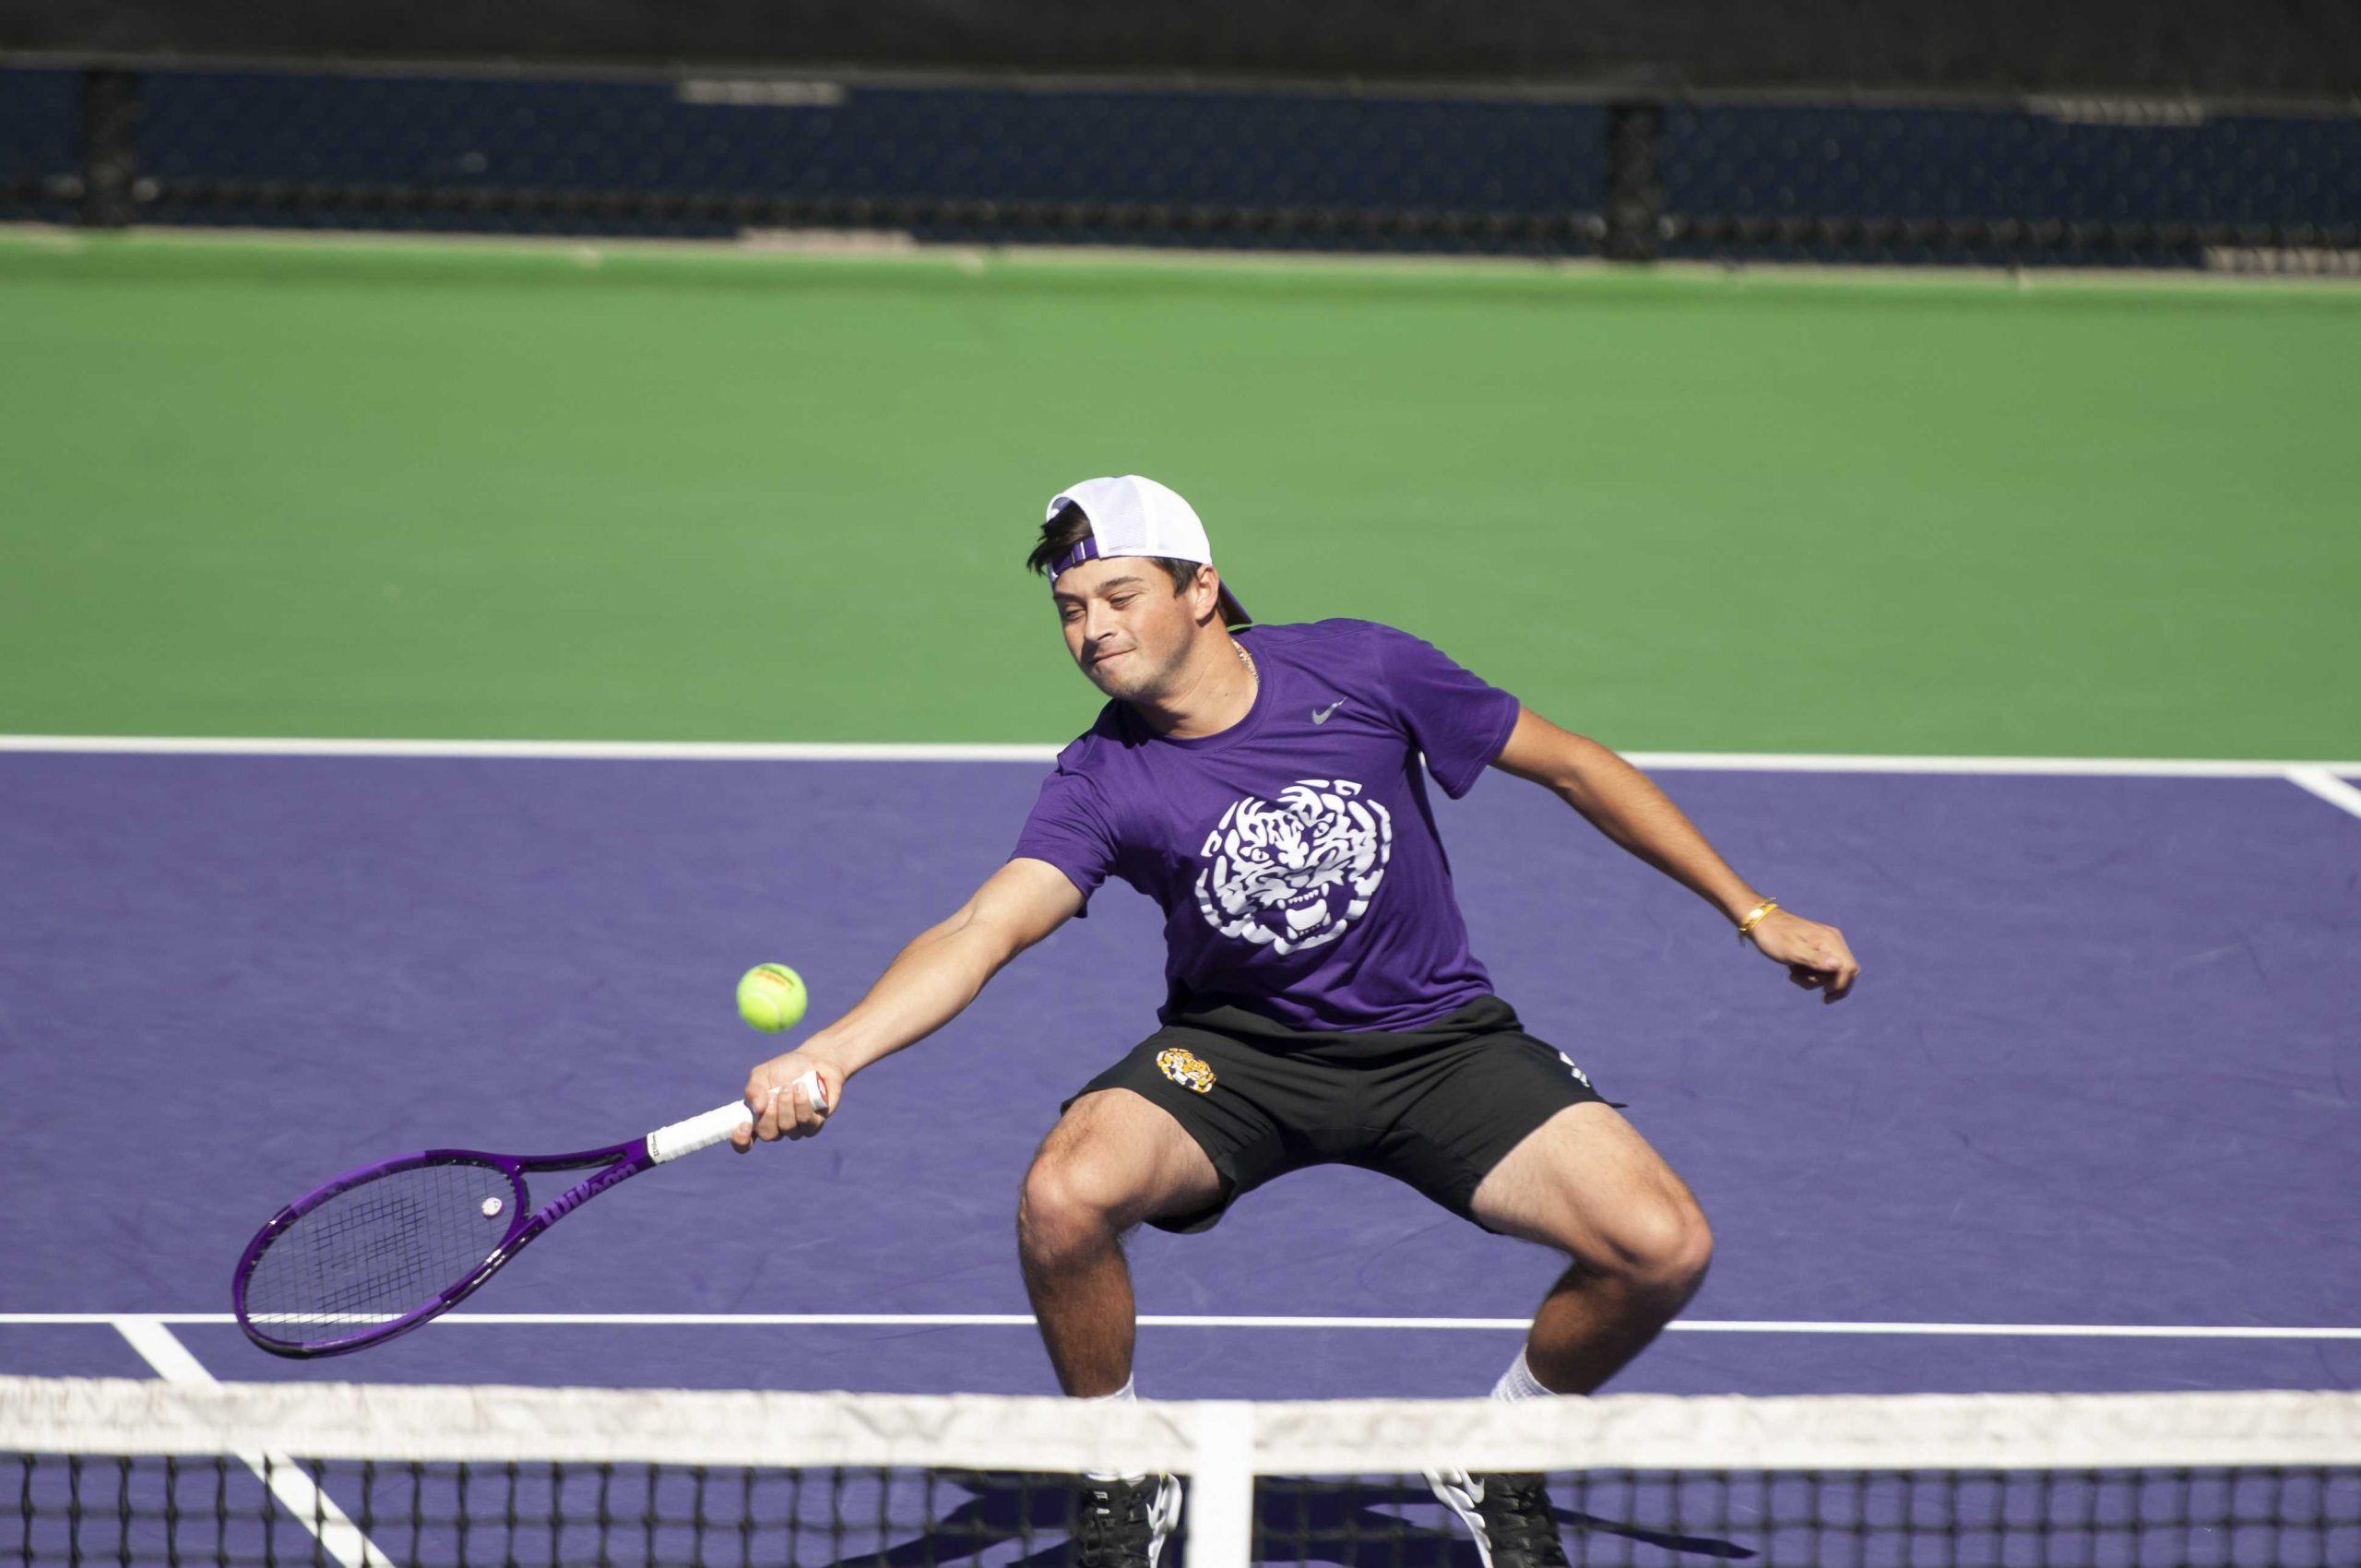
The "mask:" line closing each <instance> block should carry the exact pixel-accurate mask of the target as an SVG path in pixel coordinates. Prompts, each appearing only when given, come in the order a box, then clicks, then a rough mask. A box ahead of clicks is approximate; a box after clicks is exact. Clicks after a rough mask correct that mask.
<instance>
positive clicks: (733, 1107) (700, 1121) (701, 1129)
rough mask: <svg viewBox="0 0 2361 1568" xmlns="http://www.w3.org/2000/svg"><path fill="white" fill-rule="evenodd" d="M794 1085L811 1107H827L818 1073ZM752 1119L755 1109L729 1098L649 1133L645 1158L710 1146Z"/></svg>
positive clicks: (673, 1155) (677, 1155) (670, 1156)
mask: <svg viewBox="0 0 2361 1568" xmlns="http://www.w3.org/2000/svg"><path fill="white" fill-rule="evenodd" d="M795 1088H798V1089H801V1090H802V1091H803V1093H804V1095H805V1097H806V1098H808V1099H810V1100H811V1101H812V1104H813V1109H815V1110H819V1111H825V1110H827V1109H828V1091H827V1089H826V1088H825V1087H823V1086H822V1084H821V1082H820V1075H819V1074H817V1073H806V1074H804V1075H803V1076H801V1077H800V1078H798V1079H796V1080H795ZM789 1092H790V1093H792V1092H793V1090H789ZM753 1123H754V1113H753V1111H749V1110H747V1109H746V1102H745V1101H744V1100H742V1099H738V1100H732V1101H730V1103H729V1104H728V1105H720V1106H716V1107H715V1108H714V1109H712V1110H711V1111H706V1113H705V1114H704V1115H702V1116H692V1117H690V1118H689V1119H688V1120H687V1121H685V1122H675V1123H672V1124H671V1125H670V1126H669V1127H658V1128H657V1129H656V1131H654V1132H652V1133H650V1134H647V1158H649V1159H651V1160H653V1161H655V1162H656V1163H657V1164H658V1165H662V1164H663V1163H664V1162H665V1161H667V1160H672V1159H678V1158H681V1157H682V1155H684V1154H694V1153H696V1152H697V1150H699V1149H706V1148H711V1147H712V1146H714V1145H716V1144H718V1143H719V1142H721V1141H722V1140H723V1139H725V1138H727V1137H728V1136H730V1134H732V1133H734V1132H736V1131H737V1130H738V1129H739V1128H741V1127H751V1126H753Z"/></svg>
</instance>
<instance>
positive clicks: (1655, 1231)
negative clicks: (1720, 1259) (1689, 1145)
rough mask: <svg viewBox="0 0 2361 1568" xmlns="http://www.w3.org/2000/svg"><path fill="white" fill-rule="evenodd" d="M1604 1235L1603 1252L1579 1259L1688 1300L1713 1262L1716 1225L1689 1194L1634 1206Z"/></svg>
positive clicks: (1620, 1216)
mask: <svg viewBox="0 0 2361 1568" xmlns="http://www.w3.org/2000/svg"><path fill="white" fill-rule="evenodd" d="M1605 1240H1606V1243H1607V1245H1606V1246H1605V1248H1604V1249H1602V1251H1603V1252H1604V1253H1605V1255H1604V1256H1602V1257H1596V1258H1584V1259H1578V1260H1577V1261H1581V1262H1584V1263H1588V1264H1590V1265H1592V1266H1593V1267H1595V1268H1599V1269H1602V1270H1604V1271H1606V1272H1609V1273H1613V1274H1616V1275H1618V1276H1619V1277H1623V1278H1625V1279H1628V1280H1629V1281H1630V1282H1631V1283H1632V1284H1633V1285H1636V1286H1639V1287H1641V1288H1642V1289H1647V1290H1651V1291H1655V1292H1661V1293H1663V1294H1667V1295H1677V1296H1679V1298H1680V1299H1681V1300H1683V1301H1686V1300H1688V1298H1689V1297H1690V1296H1691V1294H1693V1293H1694V1292H1695V1290H1696V1289H1697V1287H1698V1286H1699V1285H1700V1284H1701V1283H1702V1282H1703V1280H1704V1277H1705V1270H1706V1268H1707V1267H1708V1266H1709V1265H1711V1264H1712V1263H1713V1261H1714V1231H1713V1227H1711V1226H1710V1225H1708V1224H1706V1222H1705V1213H1704V1211H1703V1209H1701V1208H1699V1207H1698V1206H1697V1203H1696V1200H1695V1199H1693V1198H1691V1197H1690V1196H1689V1195H1688V1194H1686V1193H1682V1194H1678V1195H1677V1196H1676V1195H1674V1194H1666V1195H1665V1196H1663V1197H1662V1198H1659V1199H1657V1200H1656V1201H1655V1202H1651V1203H1646V1204H1639V1205H1634V1206H1632V1208H1631V1210H1630V1211H1629V1212H1627V1213H1625V1214H1622V1215H1619V1216H1618V1217H1617V1220H1616V1223H1615V1225H1614V1226H1613V1227H1612V1228H1611V1229H1609V1230H1608V1233H1607V1235H1606V1238H1605Z"/></svg>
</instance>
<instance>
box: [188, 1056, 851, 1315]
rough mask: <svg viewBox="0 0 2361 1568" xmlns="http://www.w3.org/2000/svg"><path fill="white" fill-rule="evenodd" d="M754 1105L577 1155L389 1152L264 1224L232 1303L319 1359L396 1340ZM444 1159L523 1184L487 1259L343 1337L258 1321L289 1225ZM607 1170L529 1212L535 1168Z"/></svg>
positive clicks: (810, 1081)
mask: <svg viewBox="0 0 2361 1568" xmlns="http://www.w3.org/2000/svg"><path fill="white" fill-rule="evenodd" d="M796 1087H798V1088H801V1089H804V1090H805V1091H806V1092H807V1093H808V1094H809V1095H810V1097H811V1099H812V1102H813V1105H815V1106H817V1107H818V1108H819V1109H821V1110H823V1111H825V1110H826V1109H827V1096H826V1094H825V1091H824V1090H823V1089H822V1088H821V1087H820V1084H819V1081H818V1079H817V1078H816V1076H814V1075H810V1074H806V1075H804V1076H803V1077H802V1078H799V1079H798V1080H796ZM753 1119H754V1118H753V1112H752V1111H749V1110H748V1109H747V1108H746V1106H745V1105H744V1104H743V1103H742V1102H734V1101H733V1102H732V1103H730V1104H729V1105H723V1106H718V1107H716V1108H715V1109H714V1110H711V1111H706V1113H705V1114H704V1115H702V1116H692V1117H690V1118H689V1119H688V1120H687V1121H685V1122H675V1123H670V1125H669V1126H663V1127H658V1128H657V1129H656V1130H655V1131H654V1132H652V1133H649V1134H647V1135H646V1136H644V1137H637V1138H634V1139H632V1140H631V1141H630V1142H628V1143H621V1144H611V1145H609V1146H607V1147H605V1148H594V1149H582V1150H578V1151H576V1152H575V1153H573V1154H541V1155H514V1154H492V1153H488V1152H486V1151H484V1150H481V1149H452V1148H431V1149H421V1150H420V1151H419V1152H417V1153H416V1154H405V1155H401V1156H398V1157H397V1158H393V1159H383V1160H379V1161H377V1162H376V1163H375V1164H374V1165H363V1166H360V1167H358V1168H356V1169H354V1170H348V1171H346V1172H345V1173H344V1174H343V1175H341V1176H338V1177H337V1178H336V1179H335V1180H333V1181H331V1182H326V1183H325V1184H323V1185H321V1186H318V1187H315V1188H314V1189H313V1190H312V1191H310V1192H308V1193H306V1194H303V1196H302V1197H300V1198H297V1199H296V1200H295V1201H294V1202H293V1203H291V1204H289V1205H288V1206H286V1207H285V1208H282V1209H280V1210H279V1212H278V1213H277V1214H275V1215H273V1216H271V1218H270V1221H269V1223H268V1224H267V1225H265V1226H264V1227H263V1228H262V1229H260V1230H257V1231H255V1239H254V1240H253V1241H249V1242H247V1243H246V1250H245V1251H244V1253H242V1254H240V1256H239V1258H238V1268H237V1272H236V1274H235V1275H234V1276H232V1277H231V1282H230V1302H231V1307H232V1309H233V1310H234V1311H235V1312H236V1313H237V1315H238V1326H239V1327H241V1328H243V1329H244V1330H245V1332H246V1337H247V1338H249V1339H251V1340H253V1341H254V1342H255V1344H256V1345H258V1346H260V1347H261V1348H263V1349H266V1350H267V1351H269V1352H270V1353H271V1354H272V1355H274V1356H286V1357H289V1358H291V1359H295V1360H309V1359H310V1358H313V1357H315V1356H341V1355H344V1354H347V1353H348V1352H350V1351H353V1350H361V1349H365V1348H368V1347H369V1346H372V1345H382V1344H384V1343H385V1342H386V1340H388V1339H392V1338H395V1337H397V1336H400V1335H404V1334H408V1333H409V1331H410V1330H411V1329H413V1328H416V1327H418V1326H419V1325H420V1324H424V1323H429V1322H431V1321H433V1319H435V1318H437V1317H440V1316H441V1315H442V1314H443V1313H446V1312H449V1311H450V1310H451V1309H452V1308H453V1307H456V1306H457V1305H458V1304H459V1303H460V1302H461V1301H466V1300H467V1299H468V1298H469V1296H472V1295H474V1294H475V1293H476V1291H477V1290H478V1289H481V1287H482V1285H483V1283H484V1281H485V1280H487V1279H490V1278H491V1277H492V1276H493V1275H494V1274H496V1273H498V1272H499V1271H500V1268H501V1265H504V1264H505V1263H507V1262H508V1261H509V1260H510V1259H512V1258H514V1257H515V1256H516V1254H517V1253H520V1252H522V1251H524V1250H525V1245H526V1243H527V1242H528V1241H532V1240H533V1239H534V1238H535V1237H537V1236H539V1235H540V1233H541V1232H542V1231H544V1230H547V1229H549V1228H550V1227H551V1226H552V1225H554V1224H556V1223H557V1222H558V1221H559V1220H561V1219H563V1218H565V1217H566V1216H567V1215H568V1214H570V1213H572V1212H573V1211H574V1210H575V1209H577V1208H579V1207H581V1206H583V1205H584V1204H586V1203H587V1202H589V1201H590V1200H591V1199H592V1198H595V1197H597V1196H598V1195H599V1194H600V1193H603V1192H605V1191H606V1190H607V1189H608V1188H610V1187H612V1186H616V1185H618V1184H620V1183H622V1182H627V1181H629V1180H631V1178H633V1177H634V1176H636V1175H638V1174H639V1173H640V1172H641V1171H643V1170H649V1169H651V1168H653V1167H655V1166H658V1165H662V1164H665V1163H667V1162H668V1161H670V1160H675V1159H678V1158H681V1157H682V1156H683V1155H689V1154H694V1153H696V1152H697V1151H698V1150H699V1149H705V1148H711V1147H712V1146H714V1145H716V1144H718V1143H719V1142H721V1141H722V1140H723V1139H725V1138H727V1137H728V1136H730V1134H732V1133H734V1132H736V1131H737V1130H738V1129H739V1128H741V1127H743V1126H746V1125H748V1124H750V1123H752V1122H753ZM434 1165H469V1166H478V1167H487V1166H488V1167H490V1168H492V1169H493V1170H498V1171H500V1172H501V1173H503V1174H504V1175H505V1176H506V1177H507V1178H508V1182H509V1185H510V1186H511V1187H513V1188H514V1189H515V1191H516V1202H515V1204H514V1205H513V1206H512V1207H511V1213H512V1215H513V1218H511V1219H510V1220H509V1222H508V1230H507V1233H506V1234H505V1235H504V1236H502V1237H501V1239H500V1241H499V1243H498V1244H497V1245H496V1246H494V1247H493V1248H492V1251H491V1253H489V1254H488V1255H487V1256H486V1257H485V1258H484V1260H483V1262H482V1263H481V1264H479V1265H476V1266H475V1268H474V1269H473V1270H471V1271H470V1272H469V1274H468V1275H467V1276H466V1277H463V1278H461V1279H458V1280H457V1281H455V1282H454V1283H452V1284H450V1285H447V1286H445V1287H444V1289H442V1290H440V1291H439V1292H437V1293H436V1294H435V1295H434V1296H433V1298H432V1299H431V1300H429V1301H425V1302H423V1303H422V1304H421V1305H419V1306H417V1307H413V1308H412V1309H411V1310H410V1311H409V1312H407V1313H403V1314H401V1315H400V1316H398V1317H393V1318H388V1319H386V1321H385V1322H383V1323H370V1324H358V1325H356V1326H355V1327H354V1330H353V1332H352V1333H350V1334H348V1335H345V1336H341V1337H338V1338H335V1339H326V1340H314V1341H309V1342H304V1343H297V1342H294V1341H291V1340H287V1339H280V1338H278V1337H275V1336H273V1335H272V1334H271V1333H270V1331H269V1325H268V1324H257V1323H256V1322H255V1320H254V1318H253V1317H252V1316H251V1315H249V1314H248V1313H247V1311H246V1286H247V1282H248V1281H249V1280H251V1279H252V1278H253V1277H254V1272H255V1265H257V1264H259V1263H260V1262H261V1260H262V1255H263V1253H265V1252H266V1251H267V1250H268V1248H269V1246H270V1244H271V1243H272V1242H273V1241H277V1240H278V1239H279V1236H281V1235H282V1234H284V1233H285V1232H286V1230H287V1229H288V1227H289V1226H291V1225H293V1224H294V1223H295V1222H296V1221H297V1220H299V1219H301V1218H303V1217H304V1216H305V1215H307V1214H310V1213H311V1212H312V1211H313V1210H314V1209H316V1208H318V1207H319V1206H321V1205H322V1204H324V1203H326V1202H327V1201H328V1200H329V1199H331V1198H333V1197H335V1196H337V1195H338V1194H340V1193H347V1192H350V1191H351V1190H352V1189H353V1188H355V1187H358V1186H360V1185H361V1184H362V1183H363V1182H373V1181H375V1180H376V1179H377V1178H379V1177H381V1176H391V1175H394V1174H396V1173H397V1172H399V1171H403V1170H420V1169H421V1168H424V1167H427V1166H434ZM591 1167H597V1168H598V1169H597V1170H595V1171H594V1173H593V1174H592V1175H590V1176H589V1177H587V1178H586V1179H585V1180H583V1181H580V1182H575V1184H574V1185H573V1186H571V1187H568V1188H567V1189H566V1190H565V1191H564V1192H563V1193H560V1194H558V1195H557V1196H556V1197H554V1198H552V1199H551V1200H550V1201H549V1202H548V1203H545V1204H543V1205H542V1206H540V1208H537V1209H534V1210H532V1211H531V1212H530V1213H528V1212H527V1211H526V1207H525V1206H526V1204H527V1203H528V1201H529V1198H530V1194H528V1191H527V1189H526V1186H525V1175H526V1173H527V1172H528V1171H534V1170H585V1169H588V1168H591Z"/></svg>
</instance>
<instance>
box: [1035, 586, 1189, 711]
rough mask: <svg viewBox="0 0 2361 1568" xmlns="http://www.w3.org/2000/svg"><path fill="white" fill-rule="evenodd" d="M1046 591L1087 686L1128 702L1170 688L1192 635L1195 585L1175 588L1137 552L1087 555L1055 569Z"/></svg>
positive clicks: (1146, 698)
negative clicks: (1092, 558) (1053, 580)
mask: <svg viewBox="0 0 2361 1568" xmlns="http://www.w3.org/2000/svg"><path fill="white" fill-rule="evenodd" d="M1050 597H1051V599H1052V600H1053V601H1054V602H1055V603H1056V605H1057V607H1058V619H1059V620H1060V621H1061V622H1062V623H1063V624H1064V625H1065V634H1066V651H1067V652H1068V653H1071V654H1072V655H1074V663H1076V664H1077V665H1079V666H1081V668H1082V672H1083V673H1084V674H1086V675H1087V676H1089V677H1090V682H1091V684H1093V685H1095V686H1097V688H1098V689H1099V690H1100V691H1102V692H1105V693H1106V694H1107V695H1109V696H1110V697H1116V698H1119V699H1121V700H1122V701H1126V702H1142V701H1147V700H1152V699H1154V698H1155V697H1157V696H1158V695H1161V694H1162V693H1163V692H1164V691H1165V690H1166V689H1167V687H1168V686H1169V683H1170V682H1171V680H1172V678H1173V676H1174V674H1175V673H1176V672H1177V671H1179V670H1180V668H1181V665H1182V663H1183V662H1185V661H1186V660H1187V659H1188V657H1189V650H1190V648H1191V647H1192V644H1193V642H1194V639H1195V637H1196V636H1197V634H1198V631H1199V629H1200V628H1199V626H1198V624H1197V618H1196V616H1195V614H1193V613H1192V612H1193V610H1194V608H1195V601H1196V600H1198V599H1199V598H1200V597H1209V596H1207V595H1205V594H1204V592H1203V590H1201V589H1198V588H1183V589H1181V591H1179V592H1177V593H1176V592H1174V591H1173V586H1172V579H1171V577H1170V576H1168V575H1167V574H1166V572H1165V570H1164V568H1163V567H1162V566H1160V565H1158V564H1157V563H1156V562H1154V561H1151V560H1148V559H1146V558H1145V557H1143V556H1137V555H1116V556H1110V557H1106V558H1103V559H1100V560H1097V561H1085V562H1084V563H1083V564H1081V565H1079V566H1074V567H1071V568H1069V569H1067V570H1066V571H1064V572H1062V573H1060V574H1059V575H1058V580H1057V581H1056V583H1054V584H1053V585H1051V588H1050Z"/></svg>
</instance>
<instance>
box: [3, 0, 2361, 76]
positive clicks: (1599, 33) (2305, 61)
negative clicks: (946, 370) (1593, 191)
mask: <svg viewBox="0 0 2361 1568" xmlns="http://www.w3.org/2000/svg"><path fill="white" fill-rule="evenodd" d="M0 49H20V50H21V49H44V50H72V51H84V52H89V51H111V52H115V53H142V54H154V53H176V54H180V55H184V56H185V55H216V56H219V55H242V56H249V57H271V58H282V59H283V58H289V57H312V58H316V57H323V56H326V57H341V58H346V59H387V58H394V59H408V60H416V59H449V60H472V61H483V60H510V61H572V62H577V63H579V62H591V61H603V62H608V63H627V62H635V63H640V64H663V65H675V64H680V63H705V64H709V65H710V64H736V65H790V66H804V67H810V66H815V65H818V66H868V67H895V66H923V67H931V68H954V69H962V70H975V71H1012V70H1014V71H1024V72H1028V73H1036V74H1038V73H1045V72H1086V73H1091V74H1104V73H1110V72H1111V73H1137V72H1147V73H1161V74H1168V75H1169V74H1172V73H1197V74H1209V75H1217V76H1225V77H1228V76H1241V75H1243V76H1264V77H1273V76H1278V77H1288V76H1293V77H1321V78H1329V79H1335V78H1339V77H1347V78H1357V79H1360V80H1369V79H1372V78H1426V79H1434V78H1442V77H1461V78H1483V79H1488V80H1519V81H1553V82H1566V81H1570V80H1578V81H1584V82H1588V83H1592V84H1595V85H1621V86H1625V87H1631V88H1654V89H1674V88H1679V89H1714V88H1738V89H1764V88H1779V87H1801V88H1809V89H1830V88H1839V87H1874V88H1881V89H1887V88H1901V89H1919V90H1925V89H1941V90H1965V91H1996V90H1999V91H2048V92H2077V93H2083V92H2092V91H2099V90H2107V91H2124V90H2142V91H2171V92H2205V93H2214V94H2241V95H2254V94H2273V95H2276V94H2301V95H2308V96H2319V95H2328V96H2340V95H2349V94H2352V93H2355V92H2361V6H2355V5H2354V4H2353V3H2352V0H1976V3H1973V4H1970V3H1964V0H1963V3H1954V4H1929V3H1927V0H1916V3H1910V0H1499V3H1496V4H1486V5H1469V4H1466V3H1465V0H1287V3H1281V4H1274V3H1272V0H1120V3H1116V4H1108V3H1105V0H790V3H782V0H563V3H561V0H510V3H507V4H501V5H441V6H422V5H420V4H418V3H417V0H338V3H337V4H334V5H322V4H318V3H316V0H0Z"/></svg>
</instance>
